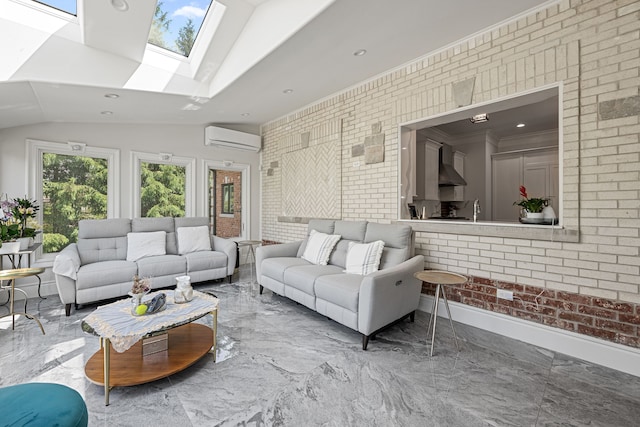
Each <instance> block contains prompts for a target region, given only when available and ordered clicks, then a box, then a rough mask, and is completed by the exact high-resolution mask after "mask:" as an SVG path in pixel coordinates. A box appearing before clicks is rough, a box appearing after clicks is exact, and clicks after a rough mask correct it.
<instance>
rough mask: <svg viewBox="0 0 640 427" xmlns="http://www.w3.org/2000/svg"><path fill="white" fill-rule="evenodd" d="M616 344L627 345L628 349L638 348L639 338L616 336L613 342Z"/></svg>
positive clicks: (639, 346)
mask: <svg viewBox="0 0 640 427" xmlns="http://www.w3.org/2000/svg"><path fill="white" fill-rule="evenodd" d="M614 341H615V342H617V343H618V344H623V345H628V346H630V347H636V348H640V338H638V337H630V336H627V335H623V334H618V335H617V336H616V339H615V340H614Z"/></svg>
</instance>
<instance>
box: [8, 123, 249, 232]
mask: <svg viewBox="0 0 640 427" xmlns="http://www.w3.org/2000/svg"><path fill="white" fill-rule="evenodd" d="M26 139H37V140H43V141H50V142H60V143H65V144H66V143H67V141H74V142H82V143H86V144H87V146H93V147H105V148H117V149H119V150H120V169H121V174H120V191H119V194H120V212H119V216H120V217H122V218H128V217H130V216H131V212H132V209H131V191H132V190H131V182H132V179H131V178H132V177H131V164H130V152H131V151H132V150H133V151H142V152H148V153H160V152H167V153H172V154H173V155H176V156H183V157H193V158H195V159H196V214H198V215H199V214H200V213H202V212H206V210H205V209H204V208H205V206H206V199H204V194H205V191H204V190H203V188H202V182H201V179H200V177H201V173H202V170H201V168H202V165H201V160H203V159H204V160H218V161H222V160H231V161H233V162H236V163H244V164H249V165H250V169H251V177H250V179H251V195H252V199H251V212H250V215H249V218H250V219H251V220H250V230H251V236H250V238H251V239H259V238H260V236H261V233H260V221H259V217H260V197H259V192H260V172H259V166H260V163H259V162H260V155H259V154H258V153H247V152H244V151H237V150H222V149H218V148H213V147H205V145H204V128H203V127H202V126H176V125H118V124H109V125H104V124H86V123H42V124H37V125H29V126H20V127H15V128H8V129H1V130H0V193H7V194H8V195H9V197H17V196H23V195H28V196H30V197H34V195H32V194H29V193H28V191H27V178H26V177H27V172H28V170H29V167H30V165H29V164H28V160H27V159H26V143H25V140H26Z"/></svg>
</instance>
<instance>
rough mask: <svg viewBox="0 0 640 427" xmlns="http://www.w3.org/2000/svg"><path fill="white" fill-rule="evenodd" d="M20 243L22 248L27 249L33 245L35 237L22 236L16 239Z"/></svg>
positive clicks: (22, 249)
mask: <svg viewBox="0 0 640 427" xmlns="http://www.w3.org/2000/svg"><path fill="white" fill-rule="evenodd" d="M16 240H17V241H18V242H19V243H20V250H21V251H25V250H27V249H28V248H29V246H31V245H33V237H20V238H19V239H16Z"/></svg>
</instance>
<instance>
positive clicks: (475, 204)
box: [473, 199, 480, 222]
mask: <svg viewBox="0 0 640 427" xmlns="http://www.w3.org/2000/svg"><path fill="white" fill-rule="evenodd" d="M479 213H480V200H478V199H475V200H474V201H473V222H477V221H478V214H479Z"/></svg>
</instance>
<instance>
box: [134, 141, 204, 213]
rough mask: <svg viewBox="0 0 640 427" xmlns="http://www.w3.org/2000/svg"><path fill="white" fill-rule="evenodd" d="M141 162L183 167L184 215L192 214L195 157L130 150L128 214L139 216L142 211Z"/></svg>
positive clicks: (194, 191)
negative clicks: (129, 203)
mask: <svg viewBox="0 0 640 427" xmlns="http://www.w3.org/2000/svg"><path fill="white" fill-rule="evenodd" d="M141 162H147V163H157V164H162V165H173V166H183V167H184V168H185V183H184V186H185V189H184V190H185V191H184V216H185V217H190V216H193V215H194V213H195V211H196V209H195V193H196V189H195V183H196V179H195V173H196V159H195V158H193V157H180V156H174V155H172V154H170V153H145V152H142V151H132V152H131V182H132V184H133V186H132V189H131V206H130V209H129V211H130V216H131V218H139V217H140V213H141V211H142V207H141V206H140V196H141V191H140V185H141V179H140V172H141V167H140V164H141Z"/></svg>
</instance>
